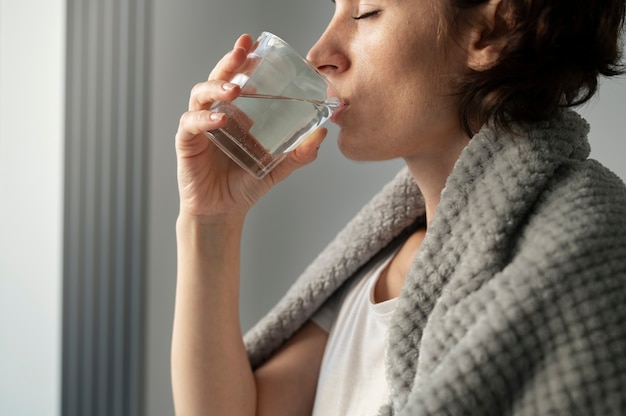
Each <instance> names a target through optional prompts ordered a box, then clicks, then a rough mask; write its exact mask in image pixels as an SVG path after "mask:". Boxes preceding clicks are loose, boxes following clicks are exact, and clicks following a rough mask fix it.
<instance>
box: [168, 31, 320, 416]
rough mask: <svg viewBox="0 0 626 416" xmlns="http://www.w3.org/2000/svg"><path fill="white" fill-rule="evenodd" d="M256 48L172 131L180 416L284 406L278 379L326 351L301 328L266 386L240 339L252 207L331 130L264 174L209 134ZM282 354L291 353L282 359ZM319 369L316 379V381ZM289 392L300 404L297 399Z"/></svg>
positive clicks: (224, 70) (222, 67) (212, 81)
mask: <svg viewBox="0 0 626 416" xmlns="http://www.w3.org/2000/svg"><path fill="white" fill-rule="evenodd" d="M251 46H252V39H251V38H250V37H249V36H242V37H241V38H239V40H238V41H237V43H236V44H235V47H234V48H233V50H232V51H231V52H229V53H228V54H227V55H226V56H225V57H224V58H223V59H222V60H221V61H220V62H219V63H218V65H217V66H216V67H215V69H214V70H213V71H212V73H211V75H210V76H209V79H208V81H206V82H203V83H200V84H198V85H196V86H195V87H194V89H193V90H192V93H191V97H190V100H189V110H188V111H187V112H186V113H185V114H183V116H182V117H181V121H180V125H179V128H178V132H177V133H176V155H177V163H178V189H179V194H180V213H179V217H178V221H177V224H176V235H177V247H178V269H177V286H176V306H175V316H174V328H173V336H172V358H171V360H172V361H171V363H172V387H173V394H174V404H175V408H176V413H177V414H178V415H183V416H185V415H193V416H197V415H229V416H236V415H254V414H255V413H256V411H257V402H258V404H259V406H260V407H259V408H260V409H262V408H267V407H266V406H268V405H271V406H274V404H272V403H274V401H275V400H280V402H281V403H284V397H285V395H278V394H275V393H276V392H277V391H278V390H277V389H276V386H277V385H278V384H276V383H280V382H282V381H283V380H284V377H291V376H293V375H292V374H291V373H292V371H293V372H300V371H301V370H302V368H301V367H300V366H301V365H302V362H307V360H309V359H310V357H312V356H317V355H319V354H321V351H322V350H323V344H324V343H325V341H324V343H322V342H320V340H321V338H320V337H319V334H317V333H315V332H311V331H310V328H308V327H305V328H304V329H303V330H302V331H301V332H300V333H298V334H297V335H296V338H297V339H298V340H300V342H291V343H290V345H291V347H285V348H283V349H282V350H281V352H280V353H278V354H277V355H276V357H275V358H274V359H272V360H271V362H273V363H279V364H280V363H281V362H282V363H287V362H289V363H291V364H290V365H283V366H281V367H274V365H269V364H268V367H265V369H264V370H263V371H262V372H260V373H259V374H260V375H261V376H262V377H260V378H259V380H261V381H260V382H257V379H256V378H255V375H254V374H253V373H252V370H251V368H250V365H249V363H248V358H247V355H246V352H245V348H244V345H243V340H242V334H241V328H240V324H239V262H240V258H239V257H240V241H241V232H242V228H243V223H244V219H245V216H246V213H247V212H248V210H249V209H250V208H251V207H252V206H253V205H254V204H255V203H256V201H258V199H259V198H261V196H262V195H264V194H265V193H266V192H267V191H268V190H269V189H271V188H272V186H274V185H275V184H276V183H278V182H279V181H281V180H283V179H284V178H286V177H287V176H288V175H289V174H290V173H291V172H293V171H294V170H295V169H298V168H300V167H302V166H304V165H306V164H308V163H310V162H312V161H313V160H315V158H316V157H317V149H318V148H319V145H320V143H321V141H322V140H323V139H324V137H325V135H326V130H325V129H319V130H317V131H316V132H315V133H313V134H312V135H311V136H310V137H309V138H308V139H307V140H306V141H305V142H304V143H303V144H302V145H300V146H299V147H298V148H297V149H296V150H294V151H293V152H292V153H291V154H290V155H289V156H288V157H287V158H286V159H285V160H284V161H283V162H281V164H280V165H279V166H277V167H276V168H275V169H274V170H273V171H272V172H270V174H268V175H267V176H266V177H265V178H263V179H262V180H258V179H256V178H254V177H253V176H252V175H250V174H248V173H247V172H245V171H244V170H243V169H241V168H240V167H239V166H237V165H236V164H235V163H234V162H233V161H231V160H230V159H229V158H228V157H227V156H225V155H224V154H223V153H222V152H221V151H220V150H219V149H217V148H216V147H215V146H214V145H213V144H212V143H211V142H210V140H209V139H208V138H207V137H206V136H205V135H204V132H205V131H210V130H213V129H215V128H219V127H222V126H223V125H225V124H226V121H227V120H226V116H225V115H223V114H222V115H219V114H218V115H217V116H215V115H214V114H212V113H211V112H210V111H209V108H210V106H211V104H212V103H213V102H214V101H216V100H232V99H234V98H235V97H236V96H237V95H238V94H239V92H240V91H239V88H238V87H236V86H234V87H233V86H230V85H228V84H227V83H226V82H225V81H226V80H228V79H230V77H231V76H232V74H233V73H234V72H236V71H237V69H238V68H239V67H241V65H243V63H244V61H245V57H246V54H247V52H248V51H249V50H250V48H251ZM320 348H321V349H320ZM283 354H285V357H287V358H285V359H281V357H282V356H283ZM289 357H292V358H289ZM314 367H315V366H311V368H312V370H311V372H310V375H311V377H315V379H317V374H316V373H315V372H314V371H315V368H314ZM298 374H301V373H298ZM307 374H309V373H307ZM301 375H302V374H301ZM307 385H311V383H308V384H307ZM314 386H315V385H314V384H313V391H312V392H311V391H309V393H307V395H306V397H307V400H309V397H311V395H314ZM268 387H269V388H268ZM283 387H285V388H286V387H289V386H283ZM281 388H282V387H281ZM291 391H292V390H289V392H291ZM257 392H258V393H257ZM266 392H268V393H267V394H268V396H267V399H266V398H265V394H266ZM286 394H289V393H286ZM272 395H273V396H272ZM270 396H272V397H274V398H270ZM292 397H293V400H296V401H298V400H299V399H298V398H299V397H300V396H299V395H293V396H292ZM302 397H304V396H302ZM279 407H280V406H279V405H276V406H275V407H274V408H279ZM273 414H276V413H273Z"/></svg>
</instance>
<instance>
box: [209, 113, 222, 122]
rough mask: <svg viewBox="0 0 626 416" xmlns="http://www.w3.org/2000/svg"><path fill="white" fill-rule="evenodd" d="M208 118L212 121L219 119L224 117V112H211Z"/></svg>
mask: <svg viewBox="0 0 626 416" xmlns="http://www.w3.org/2000/svg"><path fill="white" fill-rule="evenodd" d="M209 118H210V119H211V120H213V121H220V120H221V119H223V118H224V113H211V114H210V115H209Z"/></svg>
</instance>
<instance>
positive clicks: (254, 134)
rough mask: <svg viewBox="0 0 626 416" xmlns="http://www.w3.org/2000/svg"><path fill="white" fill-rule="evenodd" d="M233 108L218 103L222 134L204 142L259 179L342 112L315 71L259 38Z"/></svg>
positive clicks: (238, 80)
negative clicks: (223, 120) (224, 118)
mask: <svg viewBox="0 0 626 416" xmlns="http://www.w3.org/2000/svg"><path fill="white" fill-rule="evenodd" d="M230 81H231V82H233V83H235V84H238V85H239V86H241V95H240V96H239V97H238V98H237V99H235V100H233V101H232V102H226V101H217V102H215V103H213V105H212V106H211V111H214V112H221V113H225V114H226V115H227V117H228V122H227V124H226V126H224V127H223V128H220V129H217V130H212V131H210V132H207V136H208V137H209V138H211V140H212V141H213V142H214V143H215V144H216V145H217V146H218V147H219V148H220V149H222V151H224V152H225V153H226V154H227V155H229V156H230V157H231V158H232V159H233V160H234V161H235V162H237V163H238V164H239V165H240V166H241V167H243V168H244V169H246V170H248V171H249V172H250V173H252V174H253V175H254V176H256V177H257V178H263V177H264V176H265V175H267V174H268V173H269V172H270V171H271V170H272V168H274V167H275V166H276V165H277V164H278V163H279V162H280V161H281V160H283V159H284V157H285V156H286V154H287V153H288V152H290V151H292V150H293V149H295V148H296V147H297V146H298V145H299V144H300V143H301V142H302V140H303V139H304V138H305V137H306V136H307V135H308V134H310V133H311V132H312V131H313V130H315V129H316V128H317V127H319V126H321V125H322V124H323V123H324V122H325V121H327V120H328V119H329V118H330V117H331V116H332V114H333V113H334V112H335V111H336V110H337V109H338V108H339V107H340V106H341V100H340V99H339V98H338V97H337V94H336V92H335V89H334V87H333V86H332V85H331V84H330V82H329V81H328V80H327V79H326V77H325V76H324V75H323V74H321V73H320V72H319V71H317V69H316V68H315V67H313V66H312V65H311V64H310V63H309V62H308V61H307V60H306V59H304V58H303V57H302V56H300V55H299V54H298V53H297V52H296V51H295V50H293V49H292V48H291V47H290V46H289V45H288V44H287V43H285V42H284V41H283V40H281V39H280V38H278V37H277V36H275V35H273V34H271V33H268V32H263V34H261V36H260V37H259V38H258V39H257V42H256V43H255V46H254V47H253V49H252V51H251V52H250V53H249V54H248V58H247V61H246V63H245V65H244V68H243V69H242V71H241V72H240V73H238V74H236V75H235V76H234V77H233V79H232V80H230Z"/></svg>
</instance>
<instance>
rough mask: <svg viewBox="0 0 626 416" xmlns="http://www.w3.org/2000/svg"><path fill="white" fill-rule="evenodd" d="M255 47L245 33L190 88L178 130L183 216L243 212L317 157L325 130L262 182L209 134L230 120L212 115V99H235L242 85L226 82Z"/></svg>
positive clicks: (213, 217) (177, 147)
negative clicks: (189, 95) (225, 151)
mask: <svg viewBox="0 0 626 416" xmlns="http://www.w3.org/2000/svg"><path fill="white" fill-rule="evenodd" d="M252 45H253V40H252V38H251V37H250V36H248V35H242V36H241V37H240V38H239V39H238V40H237V42H236V43H235V46H234V48H233V50H232V51H230V52H229V53H227V54H226V55H225V56H224V57H223V58H222V59H221V60H220V61H219V62H218V64H217V65H216V67H215V68H214V69H213V71H212V72H211V74H210V76H209V79H208V80H207V81H206V82H202V83H199V84H197V85H196V86H195V87H194V88H193V90H192V91H191V97H190V99H189V110H188V111H187V112H186V113H185V114H183V115H182V117H181V119H180V124H179V127H178V132H177V133H176V154H177V160H178V188H179V194H180V214H181V215H187V216H192V217H196V218H198V219H207V220H211V219H216V218H221V219H223V218H224V217H225V216H231V215H234V216H238V217H243V216H245V214H246V212H247V211H248V210H249V209H250V208H251V207H252V206H253V205H254V204H255V203H256V202H257V201H258V200H259V199H260V198H261V197H262V196H263V195H264V194H265V193H266V192H267V191H268V190H269V189H271V188H272V186H274V185H275V184H276V183H278V182H280V181H281V180H283V179H284V178H286V177H287V176H288V175H289V174H290V173H291V172H293V171H294V170H295V169H297V168H300V167H302V166H304V165H306V164H308V163H310V162H312V161H313V160H315V158H316V157H317V150H318V149H319V146H320V143H321V142H322V140H323V139H324V137H325V136H326V130H325V129H318V130H317V131H315V132H314V133H312V134H311V136H310V137H309V138H307V140H305V141H304V142H303V143H302V144H301V145H300V146H299V147H298V148H297V149H296V150H294V151H293V152H291V154H289V155H288V156H287V158H285V160H284V161H283V162H281V163H280V164H279V165H278V166H276V168H274V170H272V171H271V172H270V173H269V174H268V175H267V176H265V177H264V178H263V179H261V180H259V179H257V178H255V177H254V176H252V175H251V174H249V173H248V172H246V171H245V170H244V169H242V168H241V167H239V166H238V165H237V164H236V163H235V162H233V161H232V160H231V159H230V158H229V157H228V156H226V155H225V154H224V153H223V152H222V151H221V150H220V149H219V148H217V147H216V146H215V145H214V144H213V143H212V142H211V141H210V140H209V138H207V137H206V135H205V132H206V131H209V130H214V129H217V128H220V127H223V126H224V125H225V124H226V121H227V120H226V115H225V114H222V113H213V112H211V111H210V110H209V108H210V107H211V104H213V102H214V101H217V100H223V101H232V100H234V99H235V98H236V97H237V96H238V95H239V94H240V92H241V91H240V87H239V86H238V85H234V84H230V83H229V82H228V81H229V80H230V79H231V78H232V77H233V75H234V74H236V73H237V70H238V69H239V68H240V67H241V66H242V65H243V64H244V62H245V60H246V56H247V54H248V52H249V51H250V49H251V48H252Z"/></svg>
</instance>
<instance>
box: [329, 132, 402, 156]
mask: <svg viewBox="0 0 626 416" xmlns="http://www.w3.org/2000/svg"><path fill="white" fill-rule="evenodd" d="M367 139H368V137H366V136H365V135H351V134H345V132H343V131H340V132H339V136H338V137H337V147H338V148H339V152H341V154H342V155H343V156H344V157H345V158H346V159H349V160H352V161H355V162H379V161H382V160H388V159H391V158H393V156H390V157H387V156H388V155H385V154H384V153H383V152H384V151H385V150H388V149H381V148H380V147H378V146H376V145H375V144H380V141H375V140H374V141H373V142H372V141H371V140H370V141H368V140H367ZM373 144H374V145H373Z"/></svg>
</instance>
